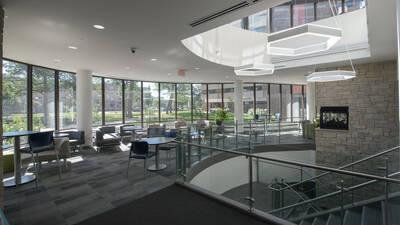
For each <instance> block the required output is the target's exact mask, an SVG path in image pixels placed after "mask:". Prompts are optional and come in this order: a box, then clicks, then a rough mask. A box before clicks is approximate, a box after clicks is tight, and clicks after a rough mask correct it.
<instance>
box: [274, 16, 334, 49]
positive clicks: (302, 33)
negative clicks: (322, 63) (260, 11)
mask: <svg viewBox="0 0 400 225" xmlns="http://www.w3.org/2000/svg"><path fill="white" fill-rule="evenodd" d="M341 38H342V30H341V29H338V28H333V27H327V26H321V25H316V24H310V23H307V24H303V25H300V26H296V27H293V28H289V29H286V30H283V31H279V32H275V33H272V34H270V35H269V36H268V42H267V43H268V54H270V55H282V56H300V55H306V54H311V53H315V52H321V51H326V50H328V49H330V48H331V47H332V46H333V45H335V44H336V43H337V42H338V41H339V40H340V39H341Z"/></svg>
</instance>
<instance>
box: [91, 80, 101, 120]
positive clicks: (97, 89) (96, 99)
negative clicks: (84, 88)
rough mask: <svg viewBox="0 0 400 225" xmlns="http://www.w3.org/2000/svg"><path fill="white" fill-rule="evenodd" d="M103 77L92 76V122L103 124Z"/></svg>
mask: <svg viewBox="0 0 400 225" xmlns="http://www.w3.org/2000/svg"><path fill="white" fill-rule="evenodd" d="M101 86H102V78H101V77H92V124H93V125H101V124H102V112H103V104H102V87H101Z"/></svg>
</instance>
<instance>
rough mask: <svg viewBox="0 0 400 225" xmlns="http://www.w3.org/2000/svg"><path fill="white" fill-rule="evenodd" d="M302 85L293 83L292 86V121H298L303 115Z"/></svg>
mask: <svg viewBox="0 0 400 225" xmlns="http://www.w3.org/2000/svg"><path fill="white" fill-rule="evenodd" d="M302 89H303V86H300V85H293V86H292V94H293V95H292V98H293V102H292V109H293V114H292V116H293V121H300V120H302V117H303V110H302V109H303V108H302V107H303V104H302V102H303V91H302Z"/></svg>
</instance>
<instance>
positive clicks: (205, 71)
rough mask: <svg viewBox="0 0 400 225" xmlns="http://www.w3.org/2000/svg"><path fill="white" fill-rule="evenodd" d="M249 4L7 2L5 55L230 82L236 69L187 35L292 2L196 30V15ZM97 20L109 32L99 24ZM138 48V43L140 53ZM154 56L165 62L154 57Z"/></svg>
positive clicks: (145, 75) (69, 66)
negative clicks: (204, 54) (211, 58)
mask: <svg viewBox="0 0 400 225" xmlns="http://www.w3.org/2000/svg"><path fill="white" fill-rule="evenodd" d="M242 1H243V0H225V1H214V0H201V1H198V0H169V1H131V0H115V1H110V0H83V1H82V0H68V1H64V0H58V1H56V0H34V1H23V0H2V1H1V4H2V6H3V7H4V9H5V14H6V19H5V30H4V45H3V46H4V53H3V54H4V57H6V58H9V59H14V60H18V61H23V62H27V63H31V64H35V65H41V66H45V67H50V68H56V69H60V70H66V71H73V72H75V71H76V70H78V69H89V70H91V71H93V73H94V74H96V75H100V76H109V77H118V78H127V79H140V80H148V81H174V82H177V81H183V82H185V81H186V82H193V81H195V82H213V81H215V82H219V81H229V80H233V79H234V74H233V71H232V68H231V67H226V66H222V65H218V64H215V63H211V62H207V61H205V60H203V59H201V58H199V57H197V56H195V55H194V54H192V53H191V52H190V51H188V50H187V49H186V48H185V47H184V46H183V45H182V44H181V42H180V40H182V39H184V38H187V37H190V36H193V35H195V34H198V33H201V32H204V31H206V30H209V29H212V28H215V27H218V26H220V25H223V24H226V23H229V22H231V21H234V20H236V19H238V18H242V17H244V16H246V15H249V14H251V13H254V12H256V11H259V10H260V9H262V8H268V7H272V6H275V5H278V4H280V3H283V2H285V1H286V0H268V1H260V3H256V4H254V5H251V6H249V7H246V8H244V9H241V10H239V11H236V12H234V13H230V14H227V15H225V16H222V17H219V18H217V19H215V20H213V21H210V22H208V23H206V24H203V25H200V26H197V27H196V28H192V27H191V26H189V23H191V22H192V21H194V20H196V19H199V18H202V17H204V16H207V15H209V14H210V13H213V12H215V11H216V10H220V9H225V8H227V7H230V6H232V5H235V4H238V3H240V2H242ZM249 2H252V1H249ZM94 24H101V25H104V26H105V29H104V30H97V29H94V28H93V27H92V26H93V25H94ZM68 46H76V47H78V49H77V50H73V49H69V48H68ZM131 47H136V48H137V51H136V53H135V54H132V53H131V51H130V48H131ZM152 58H156V59H158V60H157V61H155V62H153V61H151V59H152ZM195 68H199V69H195ZM179 69H184V70H186V75H185V76H184V77H181V76H178V75H177V73H178V72H177V71H178V70H179Z"/></svg>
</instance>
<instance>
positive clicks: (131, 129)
mask: <svg viewBox="0 0 400 225" xmlns="http://www.w3.org/2000/svg"><path fill="white" fill-rule="evenodd" d="M122 129H123V130H124V131H136V130H143V127H141V126H126V127H124V128H122Z"/></svg>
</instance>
